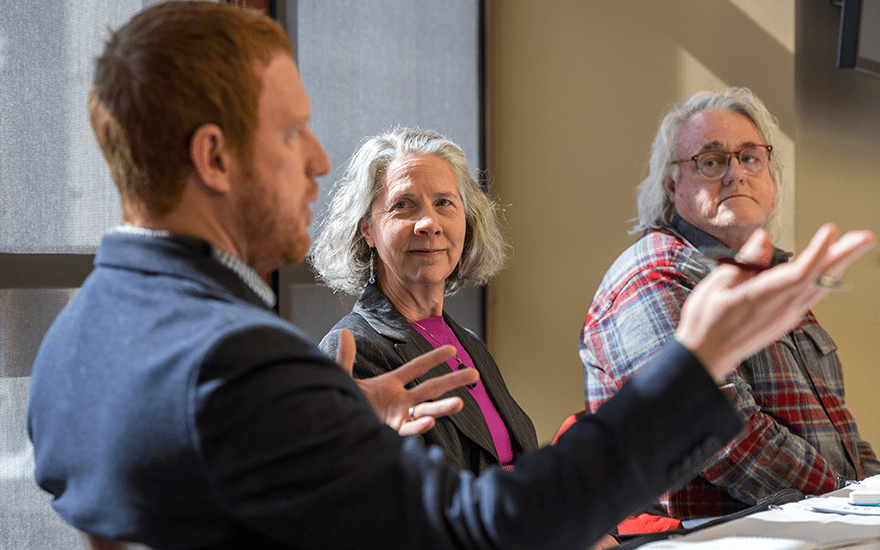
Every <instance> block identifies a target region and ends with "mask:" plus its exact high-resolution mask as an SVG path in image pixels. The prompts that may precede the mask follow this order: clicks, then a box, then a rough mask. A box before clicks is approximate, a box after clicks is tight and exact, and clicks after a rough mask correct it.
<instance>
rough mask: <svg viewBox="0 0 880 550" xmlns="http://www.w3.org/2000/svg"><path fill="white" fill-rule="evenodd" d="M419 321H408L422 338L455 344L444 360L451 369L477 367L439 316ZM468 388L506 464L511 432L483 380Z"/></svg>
mask: <svg viewBox="0 0 880 550" xmlns="http://www.w3.org/2000/svg"><path fill="white" fill-rule="evenodd" d="M418 323H419V325H421V327H420V326H419V325H416V324H415V323H410V325H411V326H412V327H413V328H414V329H416V331H417V332H418V333H419V334H421V335H422V336H424V337H425V340H427V341H428V342H430V343H431V345H432V346H434V347H435V348H439V347H441V346H445V345H447V344H451V345H453V346H455V350H456V354H455V356H453V357H452V358H450V359H449V360H448V361H447V362H446V364H447V365H449V366H450V367H451V368H452V370H458V369H459V368H462V367H460V364H461V363H463V364H464V367H466V368H472V369H473V368H476V367H475V366H474V362H473V360H472V359H471V356H470V355H468V352H467V351H465V349H464V347H463V346H462V345H461V343H460V342H459V341H458V338H456V337H455V333H454V332H452V329H450V328H449V326H447V325H446V322H445V321H444V320H443V316H442V315H441V316H438V317H430V318H428V319H423V320H421V321H419V322H418ZM422 327H425V329H427V330H423V329H422ZM456 357H458V359H460V360H461V363H459V361H458V359H456ZM477 370H479V369H477ZM468 391H470V392H471V395H472V396H473V398H474V399H476V400H477V404H478V405H479V406H480V411H481V412H482V413H483V418H485V419H486V424H487V425H488V426H489V433H491V434H492V441H493V442H494V443H495V451H496V452H497V453H498V459H499V460H500V461H501V464H505V465H507V464H508V463H509V462H510V461H511V460H513V447H512V445H511V444H510V434H509V433H508V431H507V426H506V425H505V424H504V420H502V419H501V415H500V414H498V409H496V408H495V404H494V403H492V399H491V398H490V397H489V393H488V392H486V386H484V385H483V379H482V378H480V380H478V381H477V385H476V387H474V388H468ZM507 467H508V466H505V468H507ZM511 468H512V466H511Z"/></svg>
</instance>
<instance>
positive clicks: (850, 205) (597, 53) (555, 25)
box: [487, 0, 880, 445]
mask: <svg viewBox="0 0 880 550" xmlns="http://www.w3.org/2000/svg"><path fill="white" fill-rule="evenodd" d="M838 12H839V10H838V9H837V8H834V7H833V6H831V5H830V4H828V3H827V2H816V1H815V0H776V1H774V2H766V0H688V1H685V0H663V1H659V0H658V1H649V0H615V1H613V2H595V1H588V2H584V1H582V0H552V1H546V0H488V7H487V29H488V32H487V54H488V55H487V71H488V87H487V130H488V139H487V144H488V146H487V168H488V175H489V177H490V178H491V179H492V180H494V188H495V191H496V193H497V194H498V196H499V198H500V200H501V202H502V203H503V204H505V205H506V219H507V224H508V236H509V238H510V241H511V243H512V244H513V245H514V247H515V250H516V252H515V255H514V257H513V260H512V262H511V264H510V266H509V267H508V268H507V269H506V270H505V271H504V272H503V273H502V274H501V275H500V276H499V277H498V278H497V279H495V280H494V281H493V282H492V283H491V285H490V287H489V326H488V334H487V339H488V343H489V347H490V349H491V350H492V353H493V354H494V356H495V358H496V359H497V361H498V364H499V365H500V366H501V368H502V370H503V372H504V376H505V379H506V380H507V382H508V385H509V386H510V389H511V391H512V393H513V394H514V396H515V397H516V398H517V399H518V400H519V401H520V403H521V404H522V405H523V407H524V408H525V409H526V411H527V412H528V413H529V414H530V415H531V417H532V418H533V420H534V421H535V426H536V428H537V429H538V437H539V439H540V440H541V441H542V442H547V441H549V440H550V439H551V438H552V437H553V435H554V434H555V432H556V430H557V428H558V427H559V425H560V424H561V423H562V421H563V420H564V419H565V417H566V416H568V415H569V414H571V413H572V412H575V411H578V410H580V409H582V408H583V379H582V371H581V363H580V360H579V358H578V355H577V338H578V331H579V329H580V327H581V324H582V323H583V320H584V316H585V315H586V311H587V308H588V306H589V303H590V301H591V299H592V296H593V293H594V292H595V290H596V287H597V286H598V284H599V281H600V280H601V278H602V275H603V274H604V272H605V270H606V269H607V267H608V266H609V265H610V264H611V262H612V261H613V260H614V258H616V257H617V255H618V254H619V253H620V252H621V251H622V250H623V249H624V248H625V247H626V246H627V245H628V244H629V243H631V242H632V241H633V239H634V237H632V236H630V235H629V234H628V233H627V231H628V229H629V228H630V227H631V225H632V224H631V223H630V220H631V219H632V218H633V217H634V216H635V214H636V209H635V193H634V188H635V186H636V185H637V184H638V182H639V181H641V179H642V178H643V177H644V173H645V164H646V161H647V155H648V150H649V147H650V143H651V140H652V138H653V135H654V132H655V131H656V128H657V124H658V121H659V118H660V116H661V112H662V111H663V109H664V107H665V106H667V105H668V104H669V103H672V102H678V101H683V100H684V99H686V98H687V97H689V96H690V95H691V94H692V93H694V92H696V91H698V90H701V89H719V88H722V87H725V86H747V87H750V88H752V89H753V90H754V91H755V92H756V93H757V94H758V96H759V97H761V98H762V99H763V100H764V101H765V103H766V104H767V106H768V107H769V109H770V110H771V112H773V113H774V114H775V115H776V116H777V117H778V118H779V120H780V124H781V126H782V130H783V133H784V134H785V137H784V139H783V143H782V147H780V149H781V150H780V154H782V155H783V160H784V161H785V164H786V167H787V168H786V171H785V179H786V181H788V182H793V181H794V179H795V176H797V194H796V195H795V193H794V192H793V190H792V189H790V188H786V189H785V190H784V191H783V193H784V196H785V198H784V201H783V202H782V203H781V204H780V206H779V208H780V209H781V216H780V223H779V224H778V226H777V227H775V228H774V234H775V236H776V242H777V244H779V245H780V246H782V247H784V248H787V249H792V248H795V249H800V248H802V247H803V246H804V245H805V243H806V240H807V239H808V238H809V236H810V235H811V234H812V232H813V231H814V230H815V229H816V227H817V226H818V225H820V224H821V223H822V222H824V221H828V220H833V221H836V222H838V223H840V224H841V225H842V226H843V227H844V228H856V227H859V228H868V229H872V230H875V231H880V227H878V223H877V217H876V216H875V215H872V214H873V212H874V209H875V208H876V206H875V205H877V204H878V203H880V181H878V175H880V154H878V152H880V151H878V149H880V131H878V130H877V126H878V125H877V124H876V122H877V121H878V120H880V118H878V115H880V104H878V103H880V100H878V98H880V93H878V92H880V78H875V77H870V76H867V75H862V74H854V73H853V72H852V71H841V70H839V69H835V68H834V67H833V64H834V55H835V53H836V52H835V47H836V35H835V33H836V25H837V17H838ZM796 22H797V25H796ZM802 39H803V40H802ZM805 40H808V41H810V45H809V46H808V45H806V44H805V43H804V41H805ZM796 43H797V47H796ZM807 54H809V56H811V57H809V58H807V57H805V56H806V55H807ZM818 58H823V59H822V60H821V61H820V60H819V59H818ZM844 73H845V74H844ZM829 82H830V84H829ZM819 83H821V86H818V87H820V88H821V89H822V90H823V93H822V94H819V95H817V94H816V93H815V90H816V88H817V85H818V84H819ZM853 95H856V96H858V98H859V102H858V111H857V112H854V111H853V109H851V108H846V109H840V108H827V107H826V106H825V104H824V102H826V101H828V100H829V98H830V97H831V96H834V98H835V99H836V100H838V101H841V102H843V103H848V102H850V101H851V97H852V96H853ZM854 124H855V125H857V126H858V131H857V132H855V131H853V129H852V126H853V125H854ZM775 152H776V151H775V150H774V153H775ZM875 258H876V255H875V256H874V257H873V258H872V259H863V260H861V261H860V263H859V264H857V265H856V266H855V267H854V268H852V269H851V274H849V275H848V276H847V279H848V280H849V281H850V282H851V283H853V286H854V289H853V290H852V291H850V292H848V293H841V294H836V295H834V296H832V297H831V298H830V299H828V300H826V301H825V302H824V303H823V304H821V305H820V307H819V308H817V314H818V315H819V317H820V319H821V320H822V322H823V324H824V325H825V326H826V328H828V330H829V332H830V333H831V334H832V336H833V337H834V338H835V339H836V341H837V342H838V344H839V346H840V347H841V348H842V349H841V356H842V358H843V360H844V368H845V375H846V377H847V380H848V402H849V403H850V405H851V407H852V409H853V411H854V412H855V413H856V415H857V419H858V420H859V422H860V427H861V430H862V433H863V434H864V435H865V437H866V438H868V439H869V440H874V441H876V442H877V443H878V445H880V422H878V419H880V406H878V405H877V399H876V395H878V394H880V392H878V391H877V390H878V385H880V382H877V381H876V379H877V377H876V376H874V375H873V368H874V365H875V364H876V363H877V360H878V358H880V338H878V329H880V324H878V316H877V314H876V307H873V306H874V305H875V304H877V296H876V294H877V293H878V292H880V288H878V285H877V282H878V281H877V274H878V273H877V269H878V266H877V263H876V261H875Z"/></svg>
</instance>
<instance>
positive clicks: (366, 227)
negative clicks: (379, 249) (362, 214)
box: [358, 218, 376, 248]
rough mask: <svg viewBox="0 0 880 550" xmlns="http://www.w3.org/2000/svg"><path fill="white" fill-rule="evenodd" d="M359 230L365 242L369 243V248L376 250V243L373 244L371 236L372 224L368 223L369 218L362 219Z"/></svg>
mask: <svg viewBox="0 0 880 550" xmlns="http://www.w3.org/2000/svg"><path fill="white" fill-rule="evenodd" d="M358 229H359V230H360V232H361V235H363V236H364V240H365V241H367V246H369V247H370V248H375V247H376V243H375V242H373V236H372V235H370V222H368V221H367V218H361V221H359V222H358Z"/></svg>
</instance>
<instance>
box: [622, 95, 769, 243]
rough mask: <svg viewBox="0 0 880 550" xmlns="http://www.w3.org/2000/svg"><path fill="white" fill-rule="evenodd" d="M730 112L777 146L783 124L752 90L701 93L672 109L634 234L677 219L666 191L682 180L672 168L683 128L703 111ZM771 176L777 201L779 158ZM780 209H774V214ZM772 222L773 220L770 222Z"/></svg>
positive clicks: (657, 142) (657, 141)
mask: <svg viewBox="0 0 880 550" xmlns="http://www.w3.org/2000/svg"><path fill="white" fill-rule="evenodd" d="M709 109H729V110H731V111H734V112H737V113H741V114H743V115H745V116H747V117H749V119H751V121H752V122H753V123H754V124H755V126H757V128H758V130H760V131H761V133H762V134H764V139H766V140H767V144H768V145H772V146H774V147H775V146H776V143H777V141H778V139H779V136H780V129H779V122H778V121H777V120H776V117H774V116H773V115H771V114H770V111H768V110H767V107H765V106H764V103H763V102H761V100H760V99H758V98H757V97H756V96H755V94H753V93H752V91H751V90H749V89H748V88H727V89H726V90H723V91H721V92H698V93H696V94H694V95H693V96H691V98H690V99H688V100H687V101H686V102H684V103H683V104H681V105H672V106H670V107H669V108H668V110H667V111H666V114H665V115H664V116H663V119H662V120H661V121H660V127H659V128H658V129H657V135H656V136H654V142H653V143H652V144H651V157H650V160H649V162H648V168H649V173H648V177H647V178H645V179H644V180H643V181H642V183H640V184H639V186H638V188H637V190H638V207H639V216H638V218H637V220H636V221H637V222H638V223H637V224H636V225H635V226H634V227H633V228H632V230H630V233H639V232H641V231H644V230H645V229H650V228H660V227H663V226H665V225H668V224H669V222H671V221H672V219H673V218H674V217H675V205H674V204H673V203H672V201H670V200H669V197H668V196H667V195H666V191H665V189H664V187H663V182H664V181H665V180H666V178H672V180H673V181H675V180H677V179H678V165H677V164H671V163H672V161H673V160H675V157H676V154H677V153H676V150H675V142H676V140H677V139H678V133H679V132H680V131H681V127H682V125H683V124H684V123H685V122H686V121H687V120H688V119H689V118H691V117H692V116H694V115H695V114H697V113H699V112H700V111H707V110H709ZM770 175H771V177H772V178H773V182H774V183H775V184H776V192H777V201H776V204H779V196H778V195H779V194H780V193H781V191H782V189H783V186H782V165H781V163H780V161H779V155H778V154H771V155H770ZM775 212H776V209H775V208H774V214H775ZM768 222H769V220H768Z"/></svg>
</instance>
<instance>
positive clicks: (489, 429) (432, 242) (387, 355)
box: [310, 128, 537, 473]
mask: <svg viewBox="0 0 880 550" xmlns="http://www.w3.org/2000/svg"><path fill="white" fill-rule="evenodd" d="M508 250H509V245H507V244H506V243H505V242H504V239H503V238H502V236H501V230H500V227H499V223H498V207H497V205H496V204H495V202H494V201H493V200H492V199H491V198H490V197H489V196H488V195H487V193H486V192H485V191H484V190H483V188H481V187H480V185H479V184H478V183H477V182H476V181H474V179H473V178H472V177H471V174H470V170H469V168H468V164H467V159H466V158H465V155H464V153H463V152H462V151H461V149H460V148H459V147H458V146H457V145H455V144H454V143H453V142H451V141H449V140H448V139H446V138H445V137H443V136H441V135H440V134H437V133H435V132H430V131H426V130H419V129H410V128H397V129H394V130H392V131H390V132H388V133H385V134H382V135H378V136H375V137H373V138H370V139H368V140H366V141H365V142H364V143H363V144H362V145H361V147H360V148H359V149H358V151H357V152H356V153H355V154H354V156H353V157H352V159H351V160H350V161H349V166H348V170H347V172H346V174H345V176H344V177H343V179H342V180H341V181H340V182H339V183H338V184H337V185H336V186H335V187H334V189H333V191H332V199H331V201H330V206H329V208H328V209H327V211H326V213H325V216H324V218H323V219H322V222H321V223H320V225H319V233H318V236H317V238H316V240H315V244H314V246H313V247H312V252H311V254H310V260H311V263H312V265H313V266H314V268H315V270H316V271H317V272H318V275H319V277H320V279H321V281H322V282H324V283H325V284H327V285H328V286H329V287H330V288H332V289H334V290H340V291H343V292H346V293H348V294H351V295H354V296H358V295H359V298H358V300H357V303H356V304H355V306H354V309H353V310H352V312H351V313H350V314H349V315H347V316H346V317H344V318H343V319H342V320H341V321H339V323H337V324H336V326H335V327H334V328H333V329H332V330H331V331H330V332H329V333H328V334H327V335H326V336H325V337H324V339H323V340H322V341H321V343H320V347H321V349H323V350H324V351H326V352H327V353H328V354H330V355H331V356H335V354H336V352H337V349H338V346H339V336H340V332H341V331H342V330H343V329H347V330H349V331H351V333H352V334H353V335H354V338H355V342H356V344H357V356H356V357H355V361H354V375H355V377H358V378H366V377H372V376H376V375H378V374H382V373H386V372H389V371H391V370H394V369H395V368H397V367H399V366H400V365H402V364H404V363H406V362H407V361H409V360H411V359H413V358H415V357H417V356H419V355H421V354H422V353H425V352H427V351H430V350H431V349H432V348H437V347H441V346H444V345H452V346H454V347H455V349H456V353H455V356H454V357H453V358H452V359H450V360H449V361H448V362H447V363H444V364H441V365H438V366H437V367H435V368H434V369H433V370H432V371H431V372H429V373H428V374H427V375H426V376H425V377H423V378H421V379H416V380H415V383H416V384H418V383H421V382H423V381H424V380H427V379H428V378H433V377H435V376H439V375H442V374H444V373H448V372H450V369H456V370H457V369H460V368H474V369H477V371H479V373H480V379H479V381H478V382H477V383H476V384H475V385H474V386H473V387H468V388H457V389H456V390H453V392H451V393H452V395H457V396H458V397H460V398H461V399H462V402H463V403H464V407H463V409H462V411H461V412H459V413H458V414H455V415H452V416H450V417H444V418H438V419H437V422H436V425H435V426H434V428H433V429H431V430H430V431H429V432H428V433H427V434H425V435H424V436H423V437H424V439H425V441H426V442H427V443H433V444H436V445H439V446H440V447H442V448H443V449H444V450H445V451H446V456H447V458H448V459H449V460H450V461H452V462H453V463H455V464H457V465H458V466H459V467H460V468H462V469H466V470H470V471H472V472H474V473H479V472H481V471H482V470H484V469H485V468H486V467H488V466H490V465H493V464H501V465H502V466H505V467H510V466H509V465H510V464H511V462H512V461H513V460H514V458H516V457H517V456H518V455H519V454H521V453H523V452H525V451H529V450H531V449H534V448H536V447H537V438H536V435H535V429H534V426H533V425H532V422H531V420H529V418H528V416H527V415H526V414H525V412H524V411H523V410H522V409H521V408H520V407H519V405H517V403H516V402H515V401H514V399H513V397H512V396H511V395H510V392H509V391H508V390H507V386H506V385H505V383H504V380H503V378H502V377H501V373H500V371H499V370H498V366H497V365H496V364H495V361H494V360H493V359H492V356H491V355H490V354H489V350H488V349H487V348H486V346H485V344H484V343H483V342H481V341H480V340H479V339H478V338H477V337H476V335H475V334H474V333H473V332H471V331H469V330H467V329H465V328H462V327H461V326H459V325H458V324H457V323H456V322H455V321H453V320H452V319H451V318H450V316H449V315H448V314H447V313H445V312H444V311H443V300H444V297H445V296H448V295H451V294H453V293H455V292H456V291H457V290H458V289H459V288H461V287H462V286H463V285H480V284H484V283H485V282H486V281H488V279H489V278H490V277H492V276H493V275H494V274H495V273H497V272H498V271H499V270H500V269H501V267H502V265H503V264H504V260H505V259H506V257H507V255H508ZM410 413H411V415H415V416H418V411H416V410H412V409H411V411H410Z"/></svg>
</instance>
